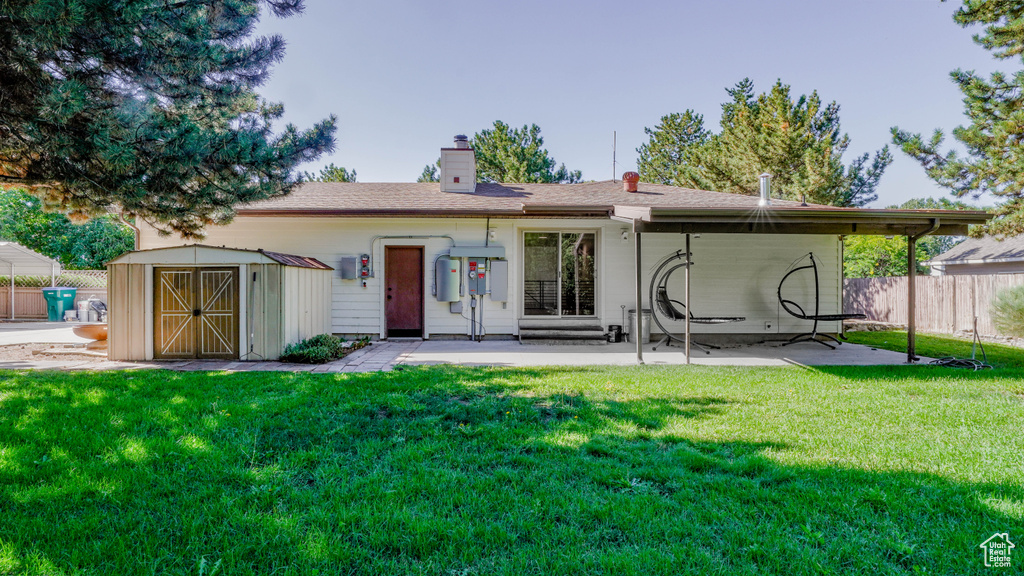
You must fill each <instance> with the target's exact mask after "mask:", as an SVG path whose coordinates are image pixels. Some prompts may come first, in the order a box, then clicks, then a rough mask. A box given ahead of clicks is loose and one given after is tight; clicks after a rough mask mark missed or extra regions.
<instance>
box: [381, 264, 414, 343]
mask: <svg viewBox="0 0 1024 576" xmlns="http://www.w3.org/2000/svg"><path fill="white" fill-rule="evenodd" d="M384 317H385V320H386V322H387V335H388V336H389V337H391V336H423V247H422V246H387V247H385V248H384Z"/></svg>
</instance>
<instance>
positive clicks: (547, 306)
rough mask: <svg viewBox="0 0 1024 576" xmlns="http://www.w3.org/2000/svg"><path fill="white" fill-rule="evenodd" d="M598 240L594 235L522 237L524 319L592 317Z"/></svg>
mask: <svg viewBox="0 0 1024 576" xmlns="http://www.w3.org/2000/svg"><path fill="white" fill-rule="evenodd" d="M596 240H597V238H596V235H595V234H594V233H593V232H527V233H525V234H524V235H523V295H524V298H523V300H524V310H523V312H524V313H525V314H526V315H527V316H594V315H595V311H596V303H597V298H596V296H597V294H596V291H595V286H596V279H597V260H596V249H597V241H596Z"/></svg>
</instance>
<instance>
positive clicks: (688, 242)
mask: <svg viewBox="0 0 1024 576" xmlns="http://www.w3.org/2000/svg"><path fill="white" fill-rule="evenodd" d="M683 299H684V300H686V305H685V308H686V363H687V364H689V363H690V235H689V234H687V235H686V290H685V292H684V296H683Z"/></svg>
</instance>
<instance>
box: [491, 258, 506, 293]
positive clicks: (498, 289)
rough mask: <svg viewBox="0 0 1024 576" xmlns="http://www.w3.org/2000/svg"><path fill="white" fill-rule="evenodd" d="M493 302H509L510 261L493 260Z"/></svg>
mask: <svg viewBox="0 0 1024 576" xmlns="http://www.w3.org/2000/svg"><path fill="white" fill-rule="evenodd" d="M491 300H494V301H495V302H507V301H508V260H491Z"/></svg>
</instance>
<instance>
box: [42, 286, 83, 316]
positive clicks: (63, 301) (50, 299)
mask: <svg viewBox="0 0 1024 576" xmlns="http://www.w3.org/2000/svg"><path fill="white" fill-rule="evenodd" d="M77 293H78V288H43V298H46V316H47V318H48V319H49V320H50V322H62V321H63V320H64V311H65V310H74V309H75V294H77Z"/></svg>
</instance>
